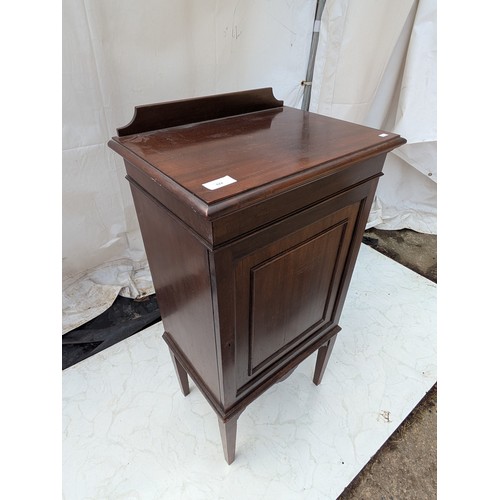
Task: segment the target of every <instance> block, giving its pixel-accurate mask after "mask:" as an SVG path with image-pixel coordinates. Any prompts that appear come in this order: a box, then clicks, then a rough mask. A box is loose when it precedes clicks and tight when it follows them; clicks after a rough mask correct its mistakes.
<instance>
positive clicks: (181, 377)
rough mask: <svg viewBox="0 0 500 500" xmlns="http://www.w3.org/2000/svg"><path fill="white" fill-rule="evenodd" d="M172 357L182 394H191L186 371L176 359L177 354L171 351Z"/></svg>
mask: <svg viewBox="0 0 500 500" xmlns="http://www.w3.org/2000/svg"><path fill="white" fill-rule="evenodd" d="M169 351H170V356H172V363H173V364H174V368H175V373H176V375H177V380H178V381H179V385H180V386H181V392H182V394H184V396H187V395H188V394H189V381H188V376H187V372H186V370H184V368H182V366H181V364H180V363H179V361H177V358H176V357H175V354H174V353H173V352H172V351H171V350H170V349H169Z"/></svg>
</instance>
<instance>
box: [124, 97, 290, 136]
mask: <svg viewBox="0 0 500 500" xmlns="http://www.w3.org/2000/svg"><path fill="white" fill-rule="evenodd" d="M282 105H283V101H278V100H277V99H276V98H275V97H274V95H273V91H272V89H271V88H263V89H255V90H247V91H242V92H232V93H228V94H219V95H212V96H204V97H197V98H193V99H183V100H180V101H170V102H162V103H157V104H147V105H144V106H136V108H135V112H134V117H133V118H132V120H131V122H130V123H129V124H128V125H126V126H125V127H121V128H119V129H117V133H118V136H119V137H122V136H126V135H131V134H142V133H144V132H149V131H151V130H159V129H164V128H170V127H178V126H181V125H186V124H189V123H195V122H203V121H207V120H216V119H219V118H225V117H226V116H233V115H236V114H243V113H253V112H255V111H262V110H263V109H269V108H276V107H280V106H282Z"/></svg>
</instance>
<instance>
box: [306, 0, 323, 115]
mask: <svg viewBox="0 0 500 500" xmlns="http://www.w3.org/2000/svg"><path fill="white" fill-rule="evenodd" d="M325 3H326V0H318V1H317V3H316V14H315V16H314V27H313V34H312V39H311V50H310V52H309V63H308V64H307V72H306V78H305V80H304V81H303V82H302V85H303V86H304V97H303V98H302V109H303V110H305V111H308V110H309V103H310V102H311V86H312V79H313V73H314V62H315V60H316V51H317V49H318V40H319V28H320V25H321V16H322V14H323V9H324V8H325Z"/></svg>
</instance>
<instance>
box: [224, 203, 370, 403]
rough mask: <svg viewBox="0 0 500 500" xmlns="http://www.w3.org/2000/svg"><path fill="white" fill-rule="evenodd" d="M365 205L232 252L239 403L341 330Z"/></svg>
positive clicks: (288, 224) (303, 219) (307, 218)
mask: <svg viewBox="0 0 500 500" xmlns="http://www.w3.org/2000/svg"><path fill="white" fill-rule="evenodd" d="M332 203H333V202H332ZM332 203H330V205H332ZM361 205H362V203H361V200H359V199H358V201H352V199H351V202H350V203H349V204H348V205H346V206H343V207H342V208H339V209H336V210H334V211H333V212H332V210H331V209H332V206H329V205H328V203H325V204H323V205H318V206H316V207H313V208H311V209H308V210H306V211H304V212H303V213H301V214H298V215H295V216H293V217H290V218H289V219H285V220H283V221H281V222H279V223H276V224H274V225H273V226H271V227H269V228H267V229H266V230H264V231H262V232H261V233H260V234H257V235H254V236H253V238H252V239H247V241H244V242H242V243H241V244H240V245H239V246H238V245H236V246H235V248H234V249H233V259H234V260H233V265H232V269H233V271H234V276H233V286H234V288H233V290H234V302H233V304H234V339H235V346H234V355H235V379H236V380H235V389H236V398H237V399H239V398H240V397H243V396H244V395H245V394H246V393H247V392H248V391H249V390H251V389H252V388H253V387H254V386H256V385H258V384H259V383H260V382H261V381H262V380H263V379H265V378H267V376H270V375H272V374H273V373H275V372H276V371H277V370H279V369H280V368H282V367H283V366H284V364H286V362H287V361H289V360H290V359H292V358H293V356H295V355H297V354H298V353H300V352H302V351H303V350H305V349H306V348H307V347H308V346H309V345H311V344H312V343H313V342H314V341H315V340H317V339H318V338H319V337H320V336H321V335H323V334H325V333H326V332H327V331H328V330H329V329H331V328H333V327H334V326H336V325H334V324H333V318H334V316H335V310H336V304H337V298H338V297H339V292H340V290H341V289H342V287H343V286H344V283H343V281H344V280H343V274H344V269H345V266H346V260H347V257H348V254H349V250H350V244H351V241H352V236H353V232H354V228H355V225H356V221H357V219H358V214H359V212H360V207H361Z"/></svg>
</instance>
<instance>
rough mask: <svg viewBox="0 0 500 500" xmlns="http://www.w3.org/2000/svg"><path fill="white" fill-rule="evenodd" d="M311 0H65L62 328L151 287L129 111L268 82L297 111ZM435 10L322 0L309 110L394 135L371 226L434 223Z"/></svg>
mask: <svg viewBox="0 0 500 500" xmlns="http://www.w3.org/2000/svg"><path fill="white" fill-rule="evenodd" d="M315 9H316V1H315V0H309V1H301V0H277V1H273V2H269V1H266V0H255V1H253V2H241V1H237V0H204V1H201V0H172V1H170V2H168V3H165V2H163V1H161V0H152V1H150V2H148V3H147V5H146V4H141V3H138V2H135V1H133V0H122V1H120V2H117V1H116V0H101V1H98V0H72V1H71V2H64V3H63V149H64V150H63V156H62V159H63V174H62V176H63V333H65V332H68V331H70V330H72V329H74V328H77V327H78V326H80V325H82V324H84V323H85V322H87V321H89V320H90V319H92V318H93V317H95V316H97V315H98V314H100V313H101V312H103V311H104V310H106V309H107V308H108V307H109V306H110V305H111V304H112V302H113V301H114V299H115V298H116V296H117V295H118V294H120V295H123V296H125V297H130V298H137V297H139V296H141V295H148V294H150V293H153V292H154V289H153V284H152V281H151V275H150V273H149V268H148V266H147V259H146V255H145V251H144V247H143V244H142V239H141V236H140V231H139V226H138V222H137V218H136V215H135V210H134V206H133V202H132V198H131V194H130V190H129V186H128V184H127V182H126V180H125V178H124V167H123V163H122V161H121V159H119V158H117V155H115V154H113V152H112V151H110V150H109V148H107V146H106V144H107V141H108V140H109V138H110V137H111V136H113V135H115V129H116V127H120V126H123V125H125V124H127V123H128V122H129V121H130V119H131V117H132V114H133V109H134V106H136V105H139V104H147V103H153V102H161V101H167V100H176V99H185V98H189V97H195V96H202V95H210V94H214V93H222V92H232V91H237V90H244V89H250V88H258V87H267V86H272V87H273V88H274V91H275V95H276V97H277V98H279V99H283V100H284V101H285V104H286V105H288V106H293V107H300V104H301V98H302V90H303V89H302V88H301V86H300V82H301V81H302V80H303V79H304V76H305V74H306V69H307V63H308V58H309V49H310V44H311V34H312V30H313V24H314V14H315ZM435 14H436V5H435V1H431V0H420V1H416V0H349V1H348V0H328V1H327V3H326V7H325V10H324V12H323V17H322V20H321V23H320V34H319V44H318V51H317V57H316V64H315V69H314V77H313V85H312V93H311V105H310V110H311V111H313V112H319V113H321V114H325V115H327V116H333V117H335V118H340V119H345V120H349V121H353V122H357V123H361V124H364V125H368V126H373V127H376V128H382V129H386V130H390V131H394V132H396V133H399V134H401V135H402V136H404V137H405V138H406V139H407V140H408V144H406V145H405V146H403V147H402V148H400V149H399V150H398V151H397V152H395V153H390V154H389V155H388V157H387V161H386V164H385V165H384V174H385V175H384V176H383V177H382V178H381V181H380V183H379V188H378V190H377V195H376V198H375V201H374V204H373V207H372V211H371V214H370V219H369V226H376V227H379V228H382V229H399V228H403V227H408V228H410V229H414V230H416V231H421V232H427V233H435V232H436V144H437V142H436V140H437V138H436V126H435V79H436V75H435V59H436V41H435V38H436V35H435V29H436V19H435V17H436V15H435Z"/></svg>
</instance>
